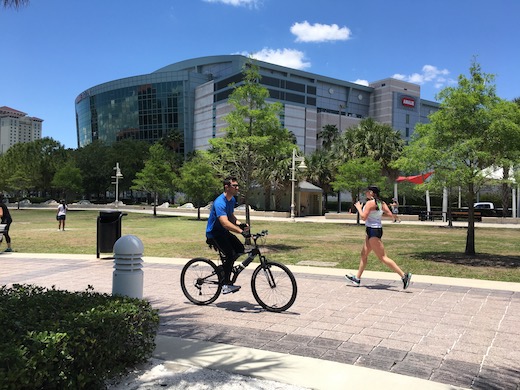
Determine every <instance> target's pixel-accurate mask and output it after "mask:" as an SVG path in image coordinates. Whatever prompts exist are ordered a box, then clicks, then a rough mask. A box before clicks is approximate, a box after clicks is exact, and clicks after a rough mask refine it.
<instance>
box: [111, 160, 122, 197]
mask: <svg viewBox="0 0 520 390" xmlns="http://www.w3.org/2000/svg"><path fill="white" fill-rule="evenodd" d="M114 171H116V175H115V176H112V179H116V181H115V183H112V184H115V185H116V207H117V206H118V205H119V179H122V178H123V174H122V173H121V169H119V163H116V166H115V167H114Z"/></svg>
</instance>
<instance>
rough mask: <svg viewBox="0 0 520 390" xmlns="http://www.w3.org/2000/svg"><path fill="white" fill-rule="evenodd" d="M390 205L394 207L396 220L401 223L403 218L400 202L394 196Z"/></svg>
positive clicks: (393, 212) (393, 211)
mask: <svg viewBox="0 0 520 390" xmlns="http://www.w3.org/2000/svg"><path fill="white" fill-rule="evenodd" d="M390 207H391V208H392V214H393V216H394V222H398V223H401V218H399V202H398V201H397V198H392V203H390Z"/></svg>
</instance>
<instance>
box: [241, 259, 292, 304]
mask: <svg viewBox="0 0 520 390" xmlns="http://www.w3.org/2000/svg"><path fill="white" fill-rule="evenodd" d="M251 290H252V292H253V296H254V297H255V299H256V301H257V302H258V303H259V304H260V306H262V307H263V308H264V309H266V310H269V311H274V312H281V311H284V310H287V309H288V308H290V307H291V306H292V304H293V303H294V301H295V300H296V293H297V287H296V279H295V278H294V275H293V273H292V272H291V271H290V270H289V268H287V267H286V266H285V265H284V264H280V263H274V262H271V261H266V262H265V263H263V264H260V265H259V266H258V267H257V268H256V269H255V270H254V271H253V276H252V277H251Z"/></svg>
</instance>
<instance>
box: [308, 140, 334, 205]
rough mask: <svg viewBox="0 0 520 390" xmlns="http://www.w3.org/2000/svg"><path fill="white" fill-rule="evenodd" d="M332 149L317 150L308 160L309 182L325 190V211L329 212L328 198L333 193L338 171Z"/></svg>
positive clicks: (323, 200) (323, 201)
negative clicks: (333, 183)
mask: <svg viewBox="0 0 520 390" xmlns="http://www.w3.org/2000/svg"><path fill="white" fill-rule="evenodd" d="M331 151H332V150H331V149H329V150H325V149H317V150H315V151H314V152H313V153H312V154H311V155H310V156H309V158H308V161H309V163H308V171H307V177H308V179H309V181H311V182H312V183H313V184H315V185H317V186H318V187H320V188H321V189H322V190H323V199H322V203H323V206H324V207H323V209H324V210H328V196H327V195H329V194H331V193H332V191H333V188H332V181H333V180H334V175H335V172H336V170H337V167H336V165H337V164H336V163H334V160H335V159H334V154H333V153H331Z"/></svg>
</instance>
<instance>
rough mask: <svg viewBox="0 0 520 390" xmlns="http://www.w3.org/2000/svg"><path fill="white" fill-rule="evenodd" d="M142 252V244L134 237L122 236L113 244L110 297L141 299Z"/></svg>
mask: <svg viewBox="0 0 520 390" xmlns="http://www.w3.org/2000/svg"><path fill="white" fill-rule="evenodd" d="M143 252H144V246H143V243H142V241H141V240H140V239H139V238H138V237H136V236H133V235H127V236H123V237H121V238H119V239H118V240H117V241H116V242H115V244H114V273H113V278H112V295H125V296H128V297H131V298H139V299H142V298H143V270H142V268H143V259H142V256H143Z"/></svg>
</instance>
